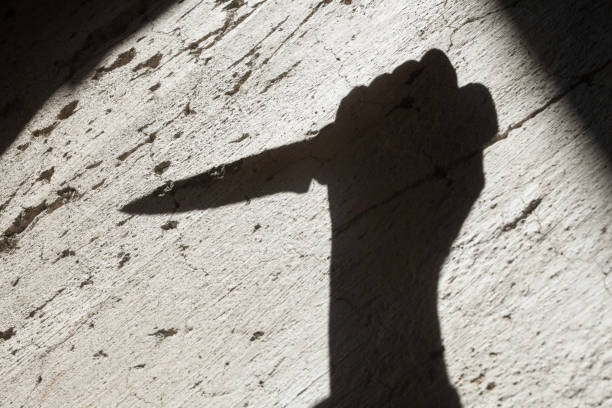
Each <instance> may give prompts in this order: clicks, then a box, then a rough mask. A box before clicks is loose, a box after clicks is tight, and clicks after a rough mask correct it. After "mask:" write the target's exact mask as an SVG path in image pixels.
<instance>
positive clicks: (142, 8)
mask: <svg viewBox="0 0 612 408" xmlns="http://www.w3.org/2000/svg"><path fill="white" fill-rule="evenodd" d="M174 3H177V0H104V1H97V0H61V1H58V0H3V1H2V2H1V3H0V51H1V54H0V56H1V60H0V155H2V154H3V153H4V152H5V151H6V149H8V148H9V147H10V146H11V144H12V143H13V141H14V140H15V138H16V137H17V136H18V135H19V133H20V132H21V131H22V130H23V128H24V127H25V126H26V124H27V123H28V122H29V121H30V120H31V118H32V117H33V116H34V115H35V114H36V112H38V110H39V109H40V108H41V106H42V105H43V104H44V103H45V101H46V100H47V99H48V98H49V97H50V96H51V95H53V93H54V92H55V91H56V90H57V89H58V88H59V87H60V86H62V85H63V84H65V83H67V82H69V81H71V82H78V81H80V80H82V79H83V77H84V76H85V75H86V74H87V73H89V72H91V71H92V70H93V69H94V68H95V67H96V66H97V65H98V63H99V62H100V59H101V58H103V57H104V56H105V54H106V53H107V52H108V51H109V50H110V49H111V48H112V47H113V46H115V45H116V44H118V43H119V42H121V41H122V40H123V39H124V38H125V37H127V36H128V35H130V34H132V33H134V32H135V31H137V30H138V29H139V28H140V27H141V26H142V25H143V24H145V23H146V22H148V21H151V20H153V19H155V18H156V17H158V16H159V15H160V14H161V13H162V12H163V11H164V10H166V9H167V8H168V7H169V6H171V5H172V4H174ZM135 56H136V50H125V52H124V53H122V54H121V55H120V56H118V58H117V60H116V61H115V62H114V63H113V64H111V66H109V67H106V68H102V70H101V71H99V72H97V73H96V74H97V75H98V76H99V75H102V74H104V73H105V70H111V69H114V68H119V67H121V66H123V65H125V64H127V63H129V62H131V61H132V59H134V57H135ZM113 65H114V66H113ZM75 109H77V104H75V103H74V102H73V105H70V104H68V105H67V106H65V107H63V108H60V109H58V113H57V118H56V122H55V124H53V123H50V124H49V125H48V126H47V127H43V128H41V129H37V130H36V131H34V132H33V134H32V136H34V137H36V136H48V135H49V134H50V133H51V132H52V131H53V129H54V127H55V126H56V125H57V121H61V120H64V119H66V118H67V117H69V116H70V115H71V114H72V113H73V112H74V111H75Z"/></svg>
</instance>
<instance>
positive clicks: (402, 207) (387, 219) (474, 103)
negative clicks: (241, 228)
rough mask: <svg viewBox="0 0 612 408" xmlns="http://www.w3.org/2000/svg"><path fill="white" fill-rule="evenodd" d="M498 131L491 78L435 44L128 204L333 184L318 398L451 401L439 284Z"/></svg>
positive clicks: (195, 203) (399, 403) (371, 403)
mask: <svg viewBox="0 0 612 408" xmlns="http://www.w3.org/2000/svg"><path fill="white" fill-rule="evenodd" d="M496 132H497V117H496V114H495V108H494V104H493V101H492V99H491V97H490V95H489V92H488V91H487V89H486V88H485V87H484V86H482V85H475V84H470V85H467V86H465V87H461V88H459V87H458V85H457V78H456V74H455V71H454V69H453V67H452V65H451V64H450V62H449V60H448V59H447V57H446V56H445V55H444V54H443V53H442V52H441V51H438V50H432V51H429V52H428V53H427V54H425V55H424V56H423V58H422V59H421V61H418V62H417V61H408V62H406V63H404V64H402V65H400V66H399V67H397V68H396V69H395V70H394V71H393V72H392V73H390V74H384V75H381V76H379V77H377V78H376V79H375V80H374V81H373V82H372V83H371V84H370V85H369V86H367V87H365V86H362V87H357V88H355V89H353V90H352V91H351V92H350V93H349V94H348V95H347V96H346V97H345V98H344V99H343V100H342V102H341V103H340V106H339V109H338V112H337V115H336V120H335V122H334V123H333V124H331V125H328V126H326V127H324V128H323V129H321V131H320V132H319V133H318V134H317V136H315V137H313V138H311V139H308V140H305V141H302V142H299V143H295V144H291V145H287V146H282V147H279V148H275V149H270V150H267V151H265V152H263V153H261V154H258V155H255V156H250V157H247V158H245V159H242V160H238V161H236V162H233V163H229V164H225V165H222V166H218V167H215V168H213V169H211V170H209V171H207V172H205V173H202V174H200V175H197V176H194V177H191V178H188V179H184V180H180V181H177V182H169V183H167V184H165V185H163V186H161V187H160V188H158V189H157V190H155V191H154V192H153V193H151V194H150V195H148V196H145V197H142V198H140V199H137V200H135V201H133V202H131V203H129V204H127V205H126V206H125V207H123V209H122V210H123V211H125V212H128V213H132V214H156V213H166V212H181V211H190V210H196V209H207V208H214V207H219V206H222V205H226V204H230V203H235V202H239V201H243V200H249V199H252V198H255V197H261V196H266V195H270V194H274V193H277V192H281V191H293V192H296V193H303V192H306V191H308V187H309V184H310V182H311V180H313V179H316V180H317V181H319V182H320V183H323V184H325V185H327V188H328V195H329V210H330V215H331V222H332V231H331V237H332V248H331V265H330V285H331V288H330V289H331V290H330V297H331V298H330V317H329V354H330V374H329V375H330V387H331V393H330V395H329V397H328V398H327V399H326V400H325V401H323V402H321V403H319V405H318V407H382V406H385V407H406V406H410V407H459V406H460V401H459V398H458V396H457V393H456V392H455V390H454V388H453V386H452V385H451V384H450V382H449V379H448V376H447V374H446V366H445V361H444V347H443V342H442V338H441V333H440V324H439V318H438V313H437V299H438V291H437V285H438V279H439V274H440V270H441V267H442V264H443V262H444V260H445V259H446V257H447V256H448V253H449V251H450V246H451V245H452V242H453V240H454V239H455V238H456V236H457V234H458V232H459V230H460V228H461V225H462V223H463V222H464V220H465V218H466V217H467V215H468V213H469V211H470V208H471V206H472V205H473V203H474V202H475V200H476V199H477V197H478V195H479V193H480V191H481V189H482V187H483V185H484V175H483V170H482V150H483V148H484V147H485V146H486V144H487V143H488V142H489V141H490V140H491V138H492V137H493V136H494V135H495V133H496Z"/></svg>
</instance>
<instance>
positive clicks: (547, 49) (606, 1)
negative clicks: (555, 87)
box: [498, 0, 612, 159]
mask: <svg viewBox="0 0 612 408" xmlns="http://www.w3.org/2000/svg"><path fill="white" fill-rule="evenodd" d="M498 2H499V3H500V4H502V5H503V6H504V7H506V10H505V12H506V14H507V15H508V16H509V17H510V19H511V21H512V22H513V24H515V25H516V26H517V27H518V28H519V30H520V31H521V33H522V34H523V38H524V39H525V40H526V43H527V44H526V45H527V46H528V48H529V49H530V51H531V52H532V53H533V56H534V58H537V59H538V61H539V62H540V63H541V64H542V66H543V67H544V69H545V70H546V72H547V73H548V74H549V75H550V76H551V77H553V78H554V79H555V80H556V81H557V83H558V84H559V88H560V89H561V92H560V94H559V95H558V97H557V98H555V99H554V100H553V101H552V102H554V101H556V100H560V99H562V98H568V99H569V102H570V103H571V105H572V107H573V108H574V110H575V111H576V112H577V113H578V114H579V115H580V117H581V118H582V120H583V122H584V124H585V125H586V126H587V127H588V128H589V130H590V131H591V132H592V134H593V136H594V137H595V138H596V139H597V142H598V143H599V144H600V146H602V148H603V149H604V150H605V151H606V152H607V154H608V157H609V158H610V159H612V132H610V129H612V109H611V108H612V1H610V0H578V1H569V0H562V1H559V0H542V1H525V0H519V1H517V0H498Z"/></svg>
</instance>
